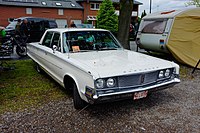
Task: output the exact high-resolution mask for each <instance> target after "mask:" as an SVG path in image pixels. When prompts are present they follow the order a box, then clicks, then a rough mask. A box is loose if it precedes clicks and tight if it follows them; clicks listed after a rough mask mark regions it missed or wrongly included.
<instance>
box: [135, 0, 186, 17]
mask: <svg viewBox="0 0 200 133" xmlns="http://www.w3.org/2000/svg"><path fill="white" fill-rule="evenodd" d="M137 1H138V2H141V3H143V5H140V6H139V14H140V15H141V13H142V12H143V11H144V10H145V11H146V13H149V9H150V0H137ZM188 1H189V0H152V11H151V12H157V11H166V10H174V9H180V8H186V7H185V3H186V2H188Z"/></svg>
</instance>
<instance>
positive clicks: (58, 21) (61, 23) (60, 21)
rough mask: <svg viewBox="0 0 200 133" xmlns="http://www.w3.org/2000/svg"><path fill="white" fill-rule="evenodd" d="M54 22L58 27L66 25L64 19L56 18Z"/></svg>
mask: <svg viewBox="0 0 200 133" xmlns="http://www.w3.org/2000/svg"><path fill="white" fill-rule="evenodd" d="M56 23H57V25H58V28H65V27H66V25H67V20H66V19H56Z"/></svg>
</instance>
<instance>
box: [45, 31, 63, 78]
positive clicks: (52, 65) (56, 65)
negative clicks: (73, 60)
mask: <svg viewBox="0 0 200 133" xmlns="http://www.w3.org/2000/svg"><path fill="white" fill-rule="evenodd" d="M42 45H43V47H42V49H43V54H42V55H43V60H44V65H45V67H46V69H47V71H48V72H49V73H50V74H51V76H53V77H54V78H55V79H56V80H57V81H58V82H62V73H63V72H62V64H63V60H61V59H60V58H59V56H62V54H63V53H62V50H61V39H60V33H59V32H48V33H47V36H45V38H44V40H43V42H42ZM53 46H56V47H57V49H54V50H53Z"/></svg>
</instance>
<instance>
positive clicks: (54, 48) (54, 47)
mask: <svg viewBox="0 0 200 133" xmlns="http://www.w3.org/2000/svg"><path fill="white" fill-rule="evenodd" d="M52 49H53V53H55V51H56V50H57V46H56V45H53V48H52Z"/></svg>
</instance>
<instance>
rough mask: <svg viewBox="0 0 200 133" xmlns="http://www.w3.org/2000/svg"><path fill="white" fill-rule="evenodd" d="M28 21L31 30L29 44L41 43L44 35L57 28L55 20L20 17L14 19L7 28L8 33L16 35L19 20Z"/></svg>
mask: <svg viewBox="0 0 200 133" xmlns="http://www.w3.org/2000/svg"><path fill="white" fill-rule="evenodd" d="M18 19H21V20H22V21H23V19H27V20H28V25H29V28H30V37H29V39H28V41H27V42H39V41H40V38H41V37H42V35H43V33H44V32H45V31H46V30H47V29H52V28H57V27H58V26H57V23H56V21H55V20H54V19H47V18H36V17H20V18H17V19H14V21H12V22H11V23H10V24H9V25H8V26H7V27H6V32H8V34H9V33H11V34H15V33H14V32H15V26H16V24H17V20H18Z"/></svg>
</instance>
